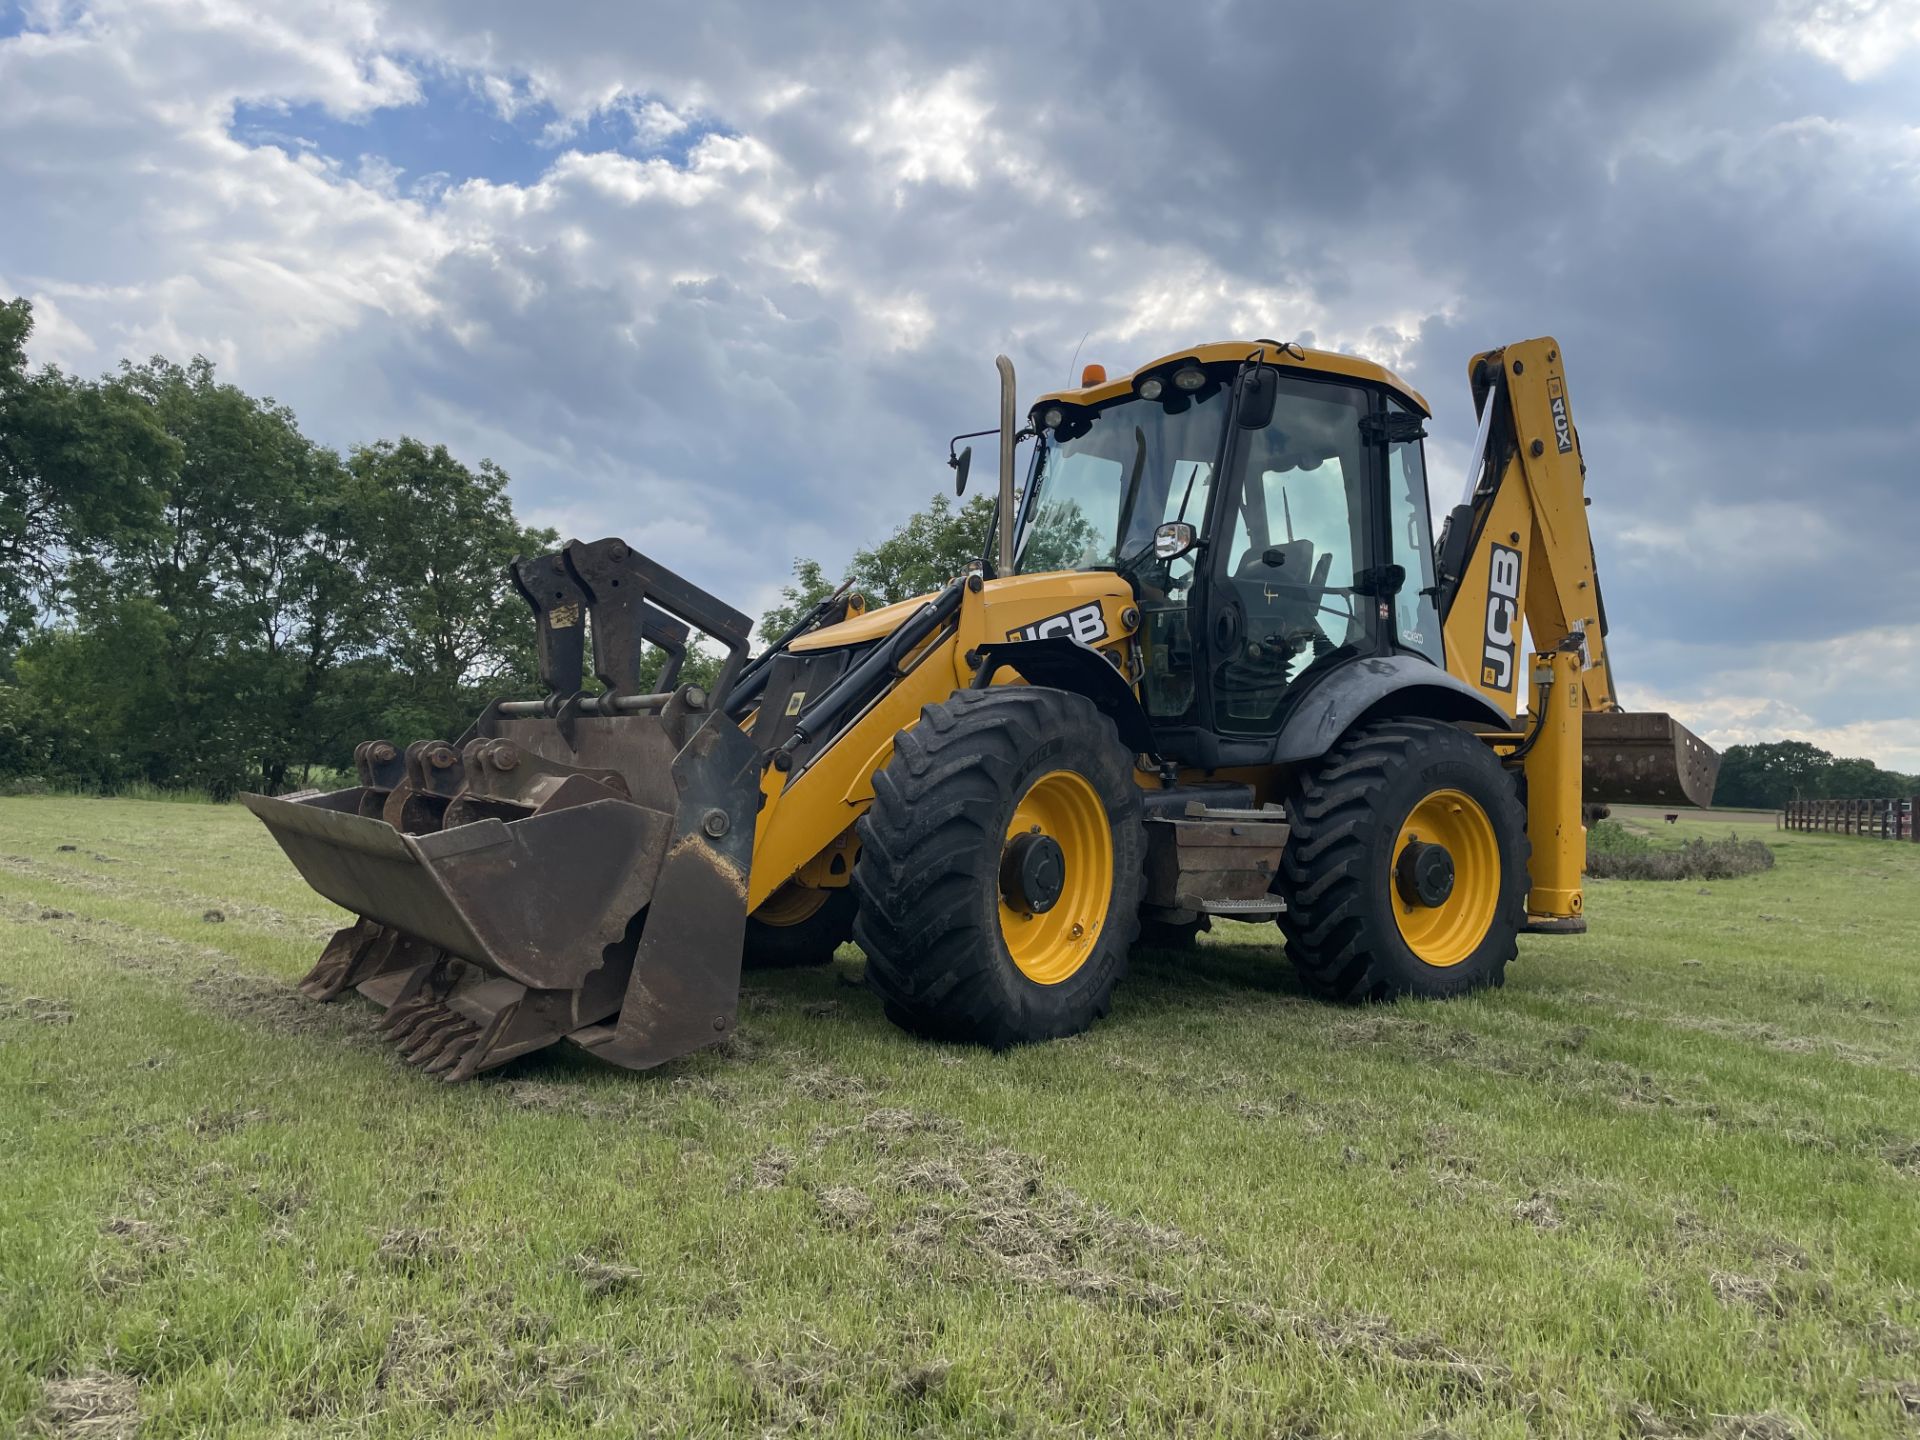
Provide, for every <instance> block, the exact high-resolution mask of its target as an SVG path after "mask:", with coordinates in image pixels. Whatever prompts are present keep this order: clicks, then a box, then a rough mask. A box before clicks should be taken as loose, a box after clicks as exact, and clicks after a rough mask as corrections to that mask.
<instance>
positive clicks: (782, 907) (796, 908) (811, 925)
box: [740, 885, 856, 970]
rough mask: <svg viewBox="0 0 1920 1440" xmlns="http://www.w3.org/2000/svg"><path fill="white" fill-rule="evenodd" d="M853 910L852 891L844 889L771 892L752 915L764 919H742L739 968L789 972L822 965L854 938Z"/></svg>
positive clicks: (791, 889)
mask: <svg viewBox="0 0 1920 1440" xmlns="http://www.w3.org/2000/svg"><path fill="white" fill-rule="evenodd" d="M815 896H818V897H820V898H819V901H818V904H817V905H816V906H815V907H814V908H812V909H808V908H807V905H808V902H809V901H810V900H811V899H812V898H813V897H815ZM855 908H856V906H855V902H854V898H853V891H852V890H851V889H850V888H848V887H846V886H841V887H840V888H839V889H836V890H815V891H802V890H801V889H800V887H799V886H797V885H789V886H786V887H785V888H784V889H781V890H778V891H775V892H774V894H773V895H771V896H769V897H768V899H767V901H766V903H765V904H763V905H762V906H761V907H760V910H759V912H757V916H767V917H769V918H766V919H761V918H757V916H749V917H748V919H747V938H746V944H745V946H744V947H743V949H742V951H741V960H740V968H741V969H743V970H794V969H798V968H800V967H802V966H806V965H825V964H827V963H828V962H829V961H830V960H832V959H833V956H834V952H835V951H836V950H838V949H839V948H840V947H841V946H842V945H844V944H846V943H847V941H849V940H851V939H852V938H853V914H854V910H855ZM789 917H791V918H789ZM779 921H784V922H785V923H777V922H779Z"/></svg>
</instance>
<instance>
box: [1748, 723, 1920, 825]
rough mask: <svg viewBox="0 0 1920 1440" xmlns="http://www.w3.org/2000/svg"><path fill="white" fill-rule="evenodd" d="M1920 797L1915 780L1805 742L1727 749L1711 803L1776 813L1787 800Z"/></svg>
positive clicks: (1793, 741) (1773, 743)
mask: <svg viewBox="0 0 1920 1440" xmlns="http://www.w3.org/2000/svg"><path fill="white" fill-rule="evenodd" d="M1915 791H1920V777H1916V776H1913V775H1903V774H1901V773H1900V772H1899V771H1897V770H1883V769H1881V768H1880V767H1879V766H1878V765H1876V764H1875V763H1874V762H1873V761H1871V760H1863V759H1858V758H1849V759H1835V758H1834V757H1833V756H1832V755H1831V754H1829V753H1828V752H1827V751H1825V750H1822V749H1821V748H1820V747H1819V746H1817V745H1813V744H1809V743H1808V742H1807V741H1805V740H1773V741H1768V742H1767V743H1765V744H1760V745H1729V746H1728V747H1727V748H1726V750H1725V752H1724V753H1723V754H1722V755H1721V757H1720V780H1719V783H1718V784H1717V785H1716V786H1715V787H1714V800H1715V801H1716V802H1717V803H1718V804H1721V805H1735V806H1751V807H1753V808H1755V809H1762V810H1777V809H1778V808H1780V807H1781V806H1782V805H1784V804H1786V803H1787V801H1789V800H1876V799H1882V798H1885V797H1887V796H1891V795H1911V794H1913V793H1915Z"/></svg>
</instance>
